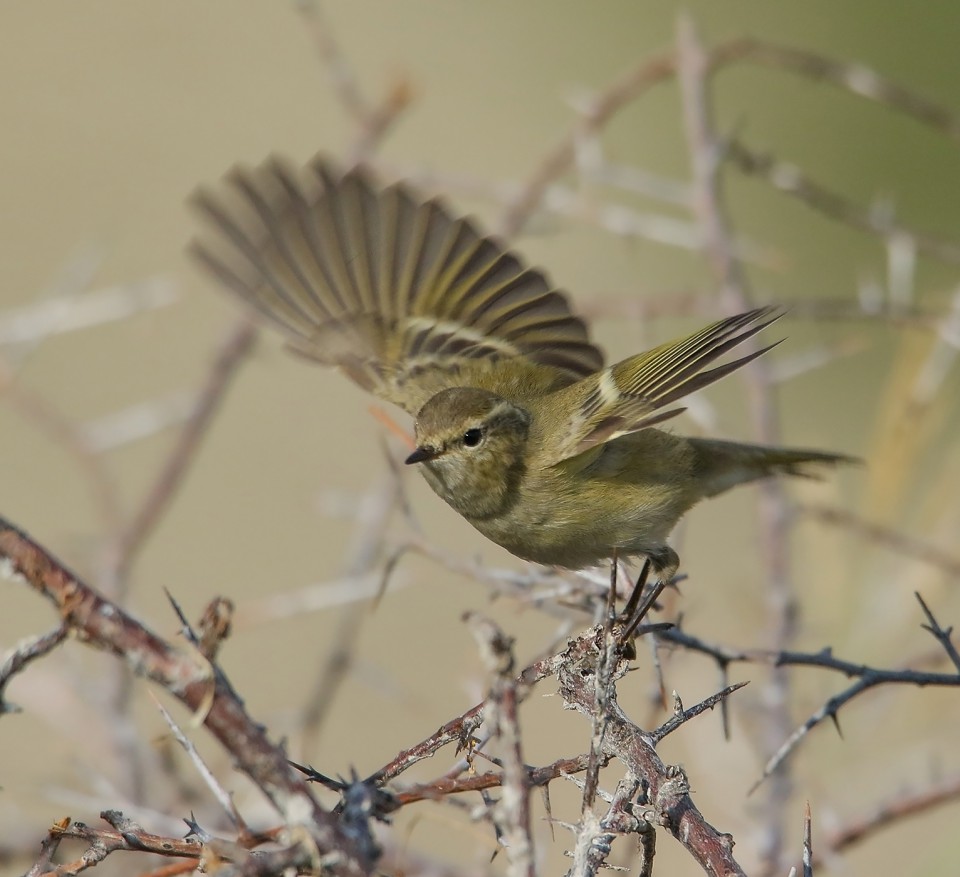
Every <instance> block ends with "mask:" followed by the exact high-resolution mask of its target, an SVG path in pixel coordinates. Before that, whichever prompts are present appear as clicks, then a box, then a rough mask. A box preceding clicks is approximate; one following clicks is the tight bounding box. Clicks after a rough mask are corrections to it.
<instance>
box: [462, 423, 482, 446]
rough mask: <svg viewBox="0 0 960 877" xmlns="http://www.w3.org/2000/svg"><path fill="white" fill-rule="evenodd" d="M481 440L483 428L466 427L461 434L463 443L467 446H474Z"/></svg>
mask: <svg viewBox="0 0 960 877" xmlns="http://www.w3.org/2000/svg"><path fill="white" fill-rule="evenodd" d="M482 440H483V430H481V429H477V428H474V429H468V430H467V431H466V432H465V433H464V434H463V443H464V444H465V445H466V446H467V447H468V448H475V447H476V446H477V445H479V444H480V442H481V441H482Z"/></svg>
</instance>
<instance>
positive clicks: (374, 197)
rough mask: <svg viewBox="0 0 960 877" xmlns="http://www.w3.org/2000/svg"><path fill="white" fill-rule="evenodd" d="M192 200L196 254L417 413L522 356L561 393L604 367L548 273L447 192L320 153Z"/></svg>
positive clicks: (305, 345)
mask: <svg viewBox="0 0 960 877" xmlns="http://www.w3.org/2000/svg"><path fill="white" fill-rule="evenodd" d="M192 200H193V204H194V206H195V207H196V208H197V209H198V211H199V212H200V214H201V215H202V216H203V218H204V219H205V220H206V224H207V234H206V235H204V236H203V237H201V238H199V239H197V240H196V241H194V242H193V244H192V246H191V252H192V254H193V255H194V256H195V257H196V258H197V259H198V260H199V262H200V263H201V264H202V265H203V266H204V267H205V268H206V269H207V270H208V271H210V272H211V273H212V274H213V275H214V276H215V277H216V278H217V279H218V280H219V281H220V283H221V284H222V285H223V286H225V287H226V288H227V289H228V290H229V291H231V292H232V293H233V294H235V295H237V296H239V298H240V299H241V301H242V302H243V303H244V304H245V305H246V306H247V307H248V308H250V309H251V310H252V311H253V312H254V313H255V314H256V315H258V316H259V317H260V318H261V319H262V320H264V321H266V322H267V323H270V324H272V325H273V326H274V327H276V328H278V329H280V330H281V331H282V332H283V333H284V334H285V335H286V336H287V338H288V341H289V342H290V344H291V346H292V347H293V348H294V349H295V350H297V351H298V352H300V353H302V354H304V355H306V356H308V357H310V358H311V359H314V360H317V361H319V362H322V363H327V364H331V365H337V366H340V367H341V368H342V369H343V370H344V371H345V372H346V373H347V374H348V375H349V376H350V377H351V378H352V379H353V380H354V381H356V382H357V383H358V384H360V385H361V386H362V387H364V388H365V389H367V390H370V391H371V392H373V393H376V394H377V395H379V396H381V397H382V398H385V399H388V400H390V401H392V402H396V403H397V404H399V405H401V406H402V407H404V408H406V409H407V410H408V411H410V412H411V413H416V412H417V411H418V410H419V408H420V407H421V406H422V405H423V403H424V402H425V401H426V400H427V399H429V398H430V397H431V396H432V395H433V394H434V393H436V392H437V391H439V390H441V389H443V388H444V387H447V386H451V385H455V384H457V383H467V384H469V383H476V382H479V383H482V384H487V385H489V384H491V383H493V384H495V383H496V381H495V379H494V380H491V378H492V377H494V378H495V376H494V375H493V373H494V372H496V370H497V369H498V368H500V367H501V366H502V365H503V364H504V363H505V362H507V361H509V360H513V361H514V362H516V361H517V360H518V359H520V360H522V361H524V362H527V363H533V364H534V365H536V366H540V367H541V371H542V370H543V368H546V369H547V370H548V371H549V380H548V381H547V383H548V384H549V385H550V387H551V388H552V389H555V388H558V387H563V386H566V385H569V384H572V383H574V382H576V381H578V380H580V379H582V378H584V377H586V376H587V375H590V374H592V373H593V372H595V371H597V369H599V368H601V367H602V366H603V357H602V354H601V353H600V351H599V350H598V348H596V347H595V346H594V345H593V344H591V343H590V340H589V336H588V333H587V329H586V326H585V324H584V323H583V321H582V320H580V319H579V318H578V317H576V316H574V314H573V313H572V312H571V310H570V306H569V302H568V300H567V298H566V296H565V295H564V294H563V293H561V292H558V291H556V290H554V289H552V288H551V287H550V285H549V283H548V281H547V279H546V278H545V276H544V275H543V274H542V273H541V272H539V271H536V270H532V269H530V268H527V267H526V266H525V265H524V264H523V263H522V262H521V261H520V260H519V259H518V258H517V256H515V255H514V254H513V253H511V252H509V251H508V250H506V249H505V248H504V247H503V246H502V245H501V244H500V243H499V242H498V241H496V240H495V239H493V238H490V237H486V236H484V235H482V234H481V233H480V232H479V231H478V230H477V229H476V228H475V227H474V226H473V225H472V224H471V223H470V222H469V221H468V220H466V219H463V218H458V217H454V216H452V215H451V214H450V213H449V212H448V211H447V210H446V208H445V207H444V206H443V205H441V204H440V203H439V202H437V201H436V200H426V201H424V200H422V199H420V198H418V197H417V196H416V195H414V194H413V192H412V191H411V190H409V189H408V188H407V187H405V186H403V185H394V186H389V187H386V188H382V187H378V186H376V185H374V184H373V183H372V182H371V180H370V178H369V176H368V174H367V173H366V172H365V171H363V170H361V169H355V170H351V171H348V172H347V173H345V174H340V173H338V172H337V171H335V170H334V169H333V168H332V167H331V166H330V165H329V164H327V163H326V162H324V161H322V160H316V161H314V162H313V163H312V164H311V165H309V166H308V167H307V168H304V169H302V170H301V169H295V168H293V167H291V166H290V165H287V164H285V163H283V162H281V161H279V160H277V159H270V160H268V161H267V162H265V163H264V164H263V165H261V166H259V167H257V168H255V169H249V168H237V169H235V170H234V171H232V172H231V173H230V174H229V175H228V176H227V177H226V180H225V185H224V186H223V187H222V189H221V190H220V191H218V192H217V193H216V194H214V193H212V192H210V191H209V190H206V189H201V190H200V191H198V192H197V193H196V194H195V195H194V196H193V199H192Z"/></svg>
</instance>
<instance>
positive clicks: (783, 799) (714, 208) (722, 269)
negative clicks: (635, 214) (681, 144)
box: [677, 15, 797, 874]
mask: <svg viewBox="0 0 960 877" xmlns="http://www.w3.org/2000/svg"><path fill="white" fill-rule="evenodd" d="M677 64H678V71H677V72H678V77H679V80H680V94H681V97H682V102H683V116H684V123H685V129H686V135H687V144H688V149H689V152H690V160H691V167H692V176H693V187H694V196H693V211H694V215H695V216H696V217H697V218H698V220H699V222H700V224H701V228H702V230H703V238H704V255H705V256H706V259H707V262H708V264H709V266H710V268H711V271H712V273H713V276H714V280H715V282H716V284H717V286H718V288H719V293H720V301H721V304H722V307H723V309H724V311H726V312H727V313H728V314H733V313H737V312H739V311H744V310H746V309H747V308H748V307H749V306H750V293H749V290H748V287H747V281H746V278H745V276H744V273H743V270H742V268H741V266H740V264H739V262H738V260H737V257H736V254H735V253H734V252H733V248H732V246H731V236H730V220H729V217H728V214H727V208H726V204H725V203H724V200H723V195H722V191H721V181H720V163H721V159H722V157H723V150H722V146H721V140H720V138H719V137H718V136H717V135H716V133H715V131H714V122H713V108H712V101H711V97H712V95H711V92H710V78H709V77H710V57H709V55H708V53H707V51H706V49H705V48H704V46H703V45H702V43H701V42H700V38H699V36H698V35H697V33H696V29H695V27H694V24H693V21H692V20H691V19H690V18H689V17H688V16H686V15H683V16H681V17H680V21H679V25H678V30H677ZM750 346H751V347H753V349H754V350H756V349H757V346H756V344H751V345H750ZM742 374H743V379H744V381H745V382H746V385H747V390H748V394H749V402H750V413H751V417H752V419H753V424H754V432H755V435H756V436H757V438H758V440H759V441H761V442H762V443H764V444H768V445H776V444H779V433H780V428H779V422H778V415H777V409H776V400H775V395H774V393H775V390H774V385H773V382H772V380H771V372H770V365H769V363H768V362H767V361H766V360H765V359H764V357H760V358H759V359H756V360H754V361H753V362H751V363H750V364H749V365H748V366H747V367H745V368H744V369H742ZM759 508H760V543H761V545H762V546H763V548H762V551H763V556H764V557H765V560H766V575H765V578H766V591H765V595H766V599H767V606H768V619H769V625H770V629H771V638H772V640H773V643H774V645H775V647H777V648H785V647H786V646H787V645H788V644H789V643H790V642H791V641H792V639H793V638H794V636H795V634H796V617H797V598H796V594H795V593H794V588H793V582H792V580H791V576H790V561H789V552H788V526H789V515H788V513H787V498H786V493H785V490H784V487H783V485H782V484H781V483H780V482H779V481H778V480H777V479H768V480H766V481H764V482H762V483H761V484H760V486H759ZM766 687H767V697H766V698H765V699H766V701H767V703H768V709H767V711H766V722H765V727H766V737H767V740H766V744H765V745H766V746H767V747H768V748H772V747H773V746H775V745H776V743H775V741H777V740H781V739H783V736H784V735H785V734H786V733H787V732H788V731H789V729H790V727H791V724H792V721H791V716H790V680H789V677H788V676H787V674H786V673H785V672H784V671H783V670H780V669H778V668H774V669H773V670H772V671H771V675H770V680H769V682H768V684H767V686H766ZM791 790H792V788H791V782H790V779H789V777H788V776H786V775H785V774H783V773H781V774H779V775H778V776H777V777H775V778H774V781H773V783H772V784H771V787H770V791H769V806H768V807H767V808H766V811H765V812H766V817H767V820H766V821H767V825H766V838H765V841H764V844H763V846H764V858H765V866H764V868H765V873H767V874H773V873H776V872H777V870H778V869H779V867H780V860H781V858H782V855H783V851H784V849H785V836H784V831H785V825H784V823H785V815H786V814H785V809H786V806H787V802H788V801H789V799H790V794H791Z"/></svg>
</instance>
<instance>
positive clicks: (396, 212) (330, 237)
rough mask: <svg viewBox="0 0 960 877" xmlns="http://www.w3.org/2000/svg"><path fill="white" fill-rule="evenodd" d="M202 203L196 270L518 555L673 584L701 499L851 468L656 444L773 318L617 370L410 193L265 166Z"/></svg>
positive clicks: (509, 257) (725, 326) (705, 442)
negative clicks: (609, 564) (634, 568)
mask: <svg viewBox="0 0 960 877" xmlns="http://www.w3.org/2000/svg"><path fill="white" fill-rule="evenodd" d="M193 203H194V205H195V206H196V207H197V208H198V209H199V211H200V213H201V214H202V215H203V217H204V219H205V220H206V222H207V225H208V226H209V228H208V233H207V234H206V235H205V236H204V237H202V238H201V239H199V240H197V241H195V242H194V243H193V245H192V248H191V249H192V252H193V254H194V255H195V256H196V257H197V258H198V259H199V260H200V262H201V263H202V264H203V265H204V266H205V267H206V268H207V269H209V270H210V271H211V272H212V273H213V275H214V276H215V277H216V278H217V279H218V280H219V281H220V283H221V284H222V285H223V286H224V287H226V289H228V290H229V291H230V292H231V293H233V294H234V295H235V296H236V297H237V298H238V299H239V300H240V302H241V304H243V305H244V306H245V307H247V308H248V309H249V310H251V311H252V312H253V313H254V314H256V315H257V316H258V317H260V318H261V319H262V320H263V321H265V322H267V323H269V324H271V325H272V326H274V327H276V328H278V329H279V330H280V331H281V332H282V333H283V334H284V335H286V337H287V339H288V341H289V344H290V346H291V347H292V348H293V350H295V351H296V352H298V353H300V354H303V355H305V356H307V357H309V358H310V359H313V360H316V361H318V362H321V363H325V364H328V365H336V366H339V367H340V368H341V369H342V370H343V371H344V372H346V374H347V375H348V376H349V377H350V378H352V379H353V380H354V381H355V382H356V383H358V384H359V385H360V386H361V387H363V388H364V389H366V390H369V391H370V392H372V393H374V394H376V395H377V396H379V397H380V398H382V399H386V400H388V401H390V402H393V403H395V404H397V405H399V406H400V407H401V408H404V409H405V410H406V411H408V412H409V413H410V414H412V415H413V416H414V417H415V418H416V426H415V433H416V445H417V447H416V450H415V451H414V452H413V453H412V454H410V456H409V457H408V458H407V461H406V462H407V463H416V464H419V465H420V469H421V471H422V472H423V475H424V477H425V478H426V479H427V482H428V483H429V484H430V486H431V487H432V488H433V490H434V491H435V492H436V493H437V494H438V495H439V496H440V497H442V498H443V499H444V500H445V501H446V502H447V503H448V504H449V505H450V506H452V507H453V508H454V509H455V510H456V511H457V512H459V513H460V514H461V515H463V517H465V518H466V519H467V520H468V521H469V522H470V523H471V524H473V526H474V527H476V528H477V529H478V530H479V531H480V532H481V533H483V534H484V535H485V536H487V537H488V538H490V539H492V540H493V541H494V542H496V543H497V544H498V545H501V546H503V547H504V548H506V549H507V550H508V551H510V552H512V553H513V554H515V555H517V556H518V557H522V558H525V559H527V560H532V561H536V562H537V563H543V564H553V565H558V566H563V567H569V568H574V569H579V568H582V567H586V566H590V565H592V564H596V563H598V562H600V561H602V560H604V559H606V558H610V557H612V556H613V555H614V554H615V553H616V554H617V555H618V556H621V557H624V556H636V555H645V556H646V557H647V558H649V560H650V562H651V565H652V570H653V571H654V573H655V574H656V575H657V576H658V577H659V578H660V579H661V580H663V581H669V579H670V578H671V577H672V576H673V574H674V573H675V572H676V569H677V563H678V558H677V555H676V552H674V551H673V549H672V548H670V547H669V546H668V545H667V541H666V540H667V537H668V535H669V534H670V531H671V530H672V529H673V526H674V525H675V524H676V523H677V521H678V520H679V518H680V517H681V515H683V514H684V513H685V512H686V511H687V510H688V509H689V508H690V507H691V506H693V505H694V504H695V503H696V502H698V501H699V500H701V499H703V498H704V497H708V496H714V495H716V494H718V493H722V492H723V491H725V490H727V489H728V488H731V487H733V486H734V485H737V484H742V483H745V482H748V481H753V480H755V479H758V478H764V477H766V476H769V475H776V474H787V475H802V474H804V464H810V463H813V464H834V463H838V462H841V461H845V460H848V459H849V458H847V457H843V456H841V455H838V454H829V453H822V452H819V451H808V450H786V449H782V448H768V447H759V446H756V445H747V444H740V443H737V442H726V441H714V440H711V439H700V438H688V437H684V436H678V435H673V434H672V433H668V432H663V431H661V430H659V429H655V428H654V427H655V425H656V424H659V423H662V422H663V421H665V420H668V419H670V418H672V417H674V416H675V415H676V414H678V413H679V412H680V411H682V410H683V409H682V408H677V407H669V406H672V405H674V403H676V402H677V401H678V400H680V399H681V398H682V397H684V396H686V395H687V394H688V393H691V392H693V391H694V390H699V389H701V388H702V387H705V386H707V385H708V384H711V383H713V382H714V381H716V380H718V379H719V378H721V377H723V376H724V375H726V374H729V373H730V372H732V371H733V370H734V369H737V368H739V367H740V366H742V365H744V364H745V363H747V362H749V361H750V360H752V359H754V358H755V357H757V356H759V355H760V354H762V353H764V352H765V351H766V350H769V349H770V348H769V347H767V348H764V349H762V350H758V351H756V352H752V353H750V354H749V355H747V356H743V357H741V358H740V359H736V360H734V361H732V362H727V363H725V364H722V365H717V366H714V367H712V368H709V369H708V368H707V366H708V365H710V363H712V362H714V360H716V359H717V358H718V357H720V356H721V355H723V354H725V353H726V352H727V351H729V350H730V349H731V348H733V347H735V346H736V345H737V344H739V343H740V342H741V341H743V340H745V339H747V338H749V337H751V336H752V335H754V334H756V333H757V332H759V331H760V330H761V329H763V328H764V327H765V326H767V325H769V324H770V323H771V322H772V321H773V320H775V319H777V317H778V316H779V313H778V312H777V311H776V310H775V309H772V308H757V309H755V310H752V311H748V312H747V313H744V314H740V315H739V316H735V317H730V318H728V319H725V320H720V321H719V322H716V323H713V324H712V325H710V326H707V327H706V328H705V329H702V330H701V331H699V332H697V333H695V334H693V335H690V336H689V337H686V338H681V339H679V340H677V341H672V342H670V343H669V344H664V345H661V346H660V347H656V348H654V349H653V350H650V351H647V352H646V353H641V354H638V355H636V356H632V357H630V358H629V359H625V360H623V361H622V362H619V363H616V364H615V365H611V366H607V367H606V368H605V367H604V364H603V356H602V354H601V352H600V350H598V349H597V348H596V347H595V346H594V345H593V344H591V343H590V339H589V336H588V332H587V327H586V325H585V324H584V322H583V321H582V320H580V319H579V318H578V317H576V316H574V314H573V313H572V312H571V310H570V305H569V302H568V300H567V298H566V296H565V295H564V294H563V293H561V292H558V291H557V290H555V289H554V288H553V287H552V286H551V285H550V283H549V281H548V280H547V278H546V277H545V276H544V274H543V273H541V272H540V271H537V270H534V269H531V268H528V267H526V266H525V265H524V264H523V262H522V261H521V260H520V259H519V258H518V257H517V256H516V255H515V254H513V253H511V252H510V251H508V250H507V249H505V248H504V246H502V245H501V244H500V243H499V242H498V241H496V240H495V239H493V238H490V237H486V236H484V235H483V234H482V233H480V232H479V231H478V230H477V229H476V227H475V226H474V225H473V224H472V223H471V222H470V221H469V220H467V219H464V218H462V217H459V216H454V215H452V214H451V213H450V212H449V211H448V210H447V209H446V207H445V206H444V205H443V204H441V203H439V202H438V201H436V200H424V199H422V198H420V197H419V196H418V195H416V194H415V193H414V192H412V191H411V190H410V189H409V188H407V187H406V186H404V185H393V186H388V187H385V188H384V187H381V186H378V185H376V184H375V183H374V182H372V181H371V179H370V177H369V176H368V174H367V173H365V172H364V171H363V170H351V171H349V172H347V173H343V174H341V173H339V172H337V171H336V170H334V169H333V168H332V167H331V165H330V164H328V163H326V162H325V161H323V160H316V161H314V162H313V163H312V164H310V165H308V166H307V167H306V168H302V169H300V168H294V167H292V166H289V165H287V164H285V163H283V162H281V161H278V160H276V159H271V160H269V161H267V162H266V163H265V164H263V165H262V166H260V167H258V168H256V169H252V170H251V169H247V168H238V169H235V170H234V171H232V172H231V173H230V174H229V175H228V176H227V178H226V182H225V185H224V186H223V187H221V191H220V192H219V193H218V194H216V195H215V194H213V193H211V192H209V191H207V190H201V191H199V192H198V193H197V194H196V195H195V196H194V198H193ZM771 346H773V345H771Z"/></svg>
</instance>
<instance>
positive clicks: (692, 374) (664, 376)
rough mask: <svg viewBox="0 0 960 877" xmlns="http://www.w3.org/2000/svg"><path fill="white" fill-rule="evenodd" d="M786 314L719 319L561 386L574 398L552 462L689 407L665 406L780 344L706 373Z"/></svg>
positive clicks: (771, 311)
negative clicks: (730, 352) (572, 383)
mask: <svg viewBox="0 0 960 877" xmlns="http://www.w3.org/2000/svg"><path fill="white" fill-rule="evenodd" d="M781 316H782V311H781V310H779V309H778V308H775V307H763V308H755V309H754V310H752V311H747V312H746V313H743V314H738V315H737V316H735V317H728V318H727V319H724V320H719V321H718V322H716V323H713V324H711V325H709V326H707V327H706V328H705V329H702V330H701V331H699V332H696V333H695V334H693V335H690V336H688V337H686V338H680V339H678V340H676V341H670V342H668V343H667V344H663V345H661V346H660V347H655V348H653V350H648V351H647V352H646V353H640V354H638V355H637V356H632V357H630V358H629V359H625V360H623V361H622V362H618V363H616V364H615V365H611V366H608V367H607V368H605V369H603V370H602V371H599V372H597V373H596V374H594V375H591V376H590V377H588V378H586V379H584V380H582V381H580V382H579V383H578V384H576V385H574V386H572V387H569V388H567V389H564V390H561V391H560V393H563V394H567V395H569V397H570V399H569V401H568V407H569V410H570V411H571V415H570V419H569V421H568V423H567V430H566V435H565V438H564V440H563V441H562V442H560V443H559V447H558V452H557V455H556V457H555V459H554V460H552V462H553V463H559V462H561V461H563V460H566V459H569V458H570V457H575V456H577V455H578V454H582V453H584V452H585V451H588V450H590V449H591V448H594V447H596V446H597V445H600V444H603V443H605V442H609V441H612V440H613V439H615V438H618V437H620V436H622V435H627V434H628V433H632V432H637V431H638V430H641V429H645V428H646V427H648V426H653V425H654V424H657V423H661V422H663V421H664V420H669V419H670V418H671V417H675V416H676V415H677V414H679V413H680V412H681V411H683V408H668V409H666V410H664V408H665V407H666V406H668V405H671V404H672V403H674V402H676V401H678V400H679V399H681V398H683V397H684V396H687V395H689V394H690V393H693V392H694V391H696V390H699V389H701V388H703V387H706V386H707V385H708V384H712V383H713V382H714V381H717V380H719V379H720V378H722V377H724V376H725V375H728V374H730V372H732V371H734V370H735V369H738V368H740V367H741V366H743V365H746V364H747V363H748V362H750V361H751V360H753V359H756V358H757V357H758V356H760V355H762V354H764V353H766V352H767V351H768V350H770V348H771V347H775V346H776V345H777V344H779V343H780V342H779V341H777V342H775V343H774V344H770V345H768V346H767V347H763V348H761V349H760V350H756V351H753V352H751V353H749V354H747V355H746V356H743V357H740V359H735V360H733V361H732V362H728V363H724V364H723V365H719V366H716V367H715V368H712V369H708V370H706V371H704V369H705V368H706V367H707V366H708V365H709V364H710V363H711V362H713V361H714V360H715V359H717V358H718V357H720V356H722V355H723V354H724V353H726V352H727V351H729V350H730V349H731V348H733V347H735V346H736V345H737V344H740V343H741V342H742V341H745V340H746V339H747V338H750V337H751V336H752V335H755V334H756V333H757V332H759V331H760V330H761V329H764V328H765V327H767V326H769V325H770V324H771V323H772V322H773V321H774V320H777V319H779V318H780V317H781Z"/></svg>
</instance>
